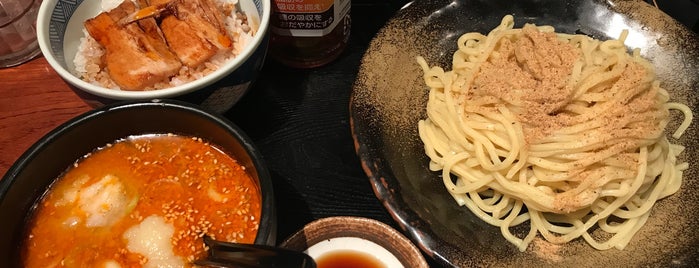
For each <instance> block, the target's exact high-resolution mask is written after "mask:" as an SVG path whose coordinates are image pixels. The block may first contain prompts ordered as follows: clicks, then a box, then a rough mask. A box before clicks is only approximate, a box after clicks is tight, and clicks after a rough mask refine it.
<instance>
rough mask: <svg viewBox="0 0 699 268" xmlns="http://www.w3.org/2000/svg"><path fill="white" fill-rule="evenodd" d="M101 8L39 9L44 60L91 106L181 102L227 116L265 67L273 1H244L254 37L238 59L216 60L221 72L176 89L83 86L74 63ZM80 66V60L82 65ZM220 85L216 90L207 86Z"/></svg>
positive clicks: (49, 2)
mask: <svg viewBox="0 0 699 268" xmlns="http://www.w3.org/2000/svg"><path fill="white" fill-rule="evenodd" d="M106 3H108V2H105V4H106ZM102 4H103V3H102V2H101V1H68V0H46V1H44V2H43V3H42V6H41V7H40V10H39V15H38V19H37V35H38V40H39V46H40V48H41V50H42V53H43V54H44V57H45V58H46V60H47V61H48V63H49V64H50V65H51V66H52V67H53V68H54V70H56V72H57V73H58V74H59V75H60V76H61V78H63V79H64V80H65V81H66V82H67V83H68V84H69V85H70V86H71V88H73V89H74V90H75V91H76V93H77V94H78V95H80V96H81V97H82V98H83V99H84V100H85V101H86V102H87V103H88V104H90V105H92V106H95V107H99V106H102V105H104V104H108V103H112V102H114V101H117V100H146V99H160V98H178V99H182V100H185V101H188V102H193V103H196V104H200V105H202V106H204V107H205V108H207V109H210V110H213V111H217V112H223V111H226V110H228V109H229V108H230V107H232V105H233V104H235V102H237V100H238V99H239V98H240V97H242V95H243V94H244V93H245V92H246V91H247V89H248V88H249V87H250V84H251V83H252V82H254V79H255V78H256V76H257V73H258V72H259V70H260V69H261V68H262V64H263V62H264V58H265V55H266V49H267V42H268V37H267V30H268V23H269V19H270V15H271V3H270V1H269V0H240V1H238V6H239V7H240V10H241V12H243V13H244V14H246V15H247V21H248V24H249V26H250V27H251V28H252V29H253V30H254V31H255V34H254V36H252V37H251V38H245V39H244V41H246V42H247V44H245V46H243V47H242V48H240V49H239V50H238V51H236V52H238V54H237V55H236V56H235V57H234V58H232V59H228V60H223V59H220V60H217V62H216V63H215V64H216V65H219V66H218V69H216V70H211V71H210V72H209V73H207V74H201V75H200V76H195V77H193V79H189V80H191V81H186V83H185V82H184V81H181V80H176V81H175V84H174V85H173V86H172V87H168V88H164V89H158V90H148V91H124V90H114V89H110V88H107V87H104V86H100V85H97V84H95V83H90V82H87V81H84V80H82V79H80V78H79V77H78V76H77V75H76V74H77V73H78V71H81V70H79V69H78V68H79V67H81V66H77V67H76V64H75V62H74V59H75V57H76V55H78V54H79V53H78V52H79V51H80V50H81V42H82V41H81V39H82V38H84V37H85V30H84V26H83V23H84V22H85V20H87V19H89V18H93V17H95V16H96V15H97V14H99V13H100V12H102V10H103V9H104V7H103V6H102ZM82 49H83V50H84V47H83V48H82ZM81 63H82V62H81V60H80V59H79V60H78V65H80V64H81ZM223 78H226V79H223ZM217 82H218V84H217V85H216V88H211V87H208V86H210V85H212V84H214V83H217ZM207 87H208V88H207ZM200 89H204V90H206V92H202V91H200Z"/></svg>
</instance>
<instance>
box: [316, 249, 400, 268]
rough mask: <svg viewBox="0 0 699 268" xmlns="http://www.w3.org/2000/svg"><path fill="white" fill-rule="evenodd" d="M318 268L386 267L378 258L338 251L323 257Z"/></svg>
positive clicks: (354, 252) (355, 252)
mask: <svg viewBox="0 0 699 268" xmlns="http://www.w3.org/2000/svg"><path fill="white" fill-rule="evenodd" d="M316 264H317V266H318V268H383V267H386V266H385V265H384V264H383V263H382V262H381V261H380V260H378V259H377V258H376V257H374V256H372V255H370V254H367V253H364V252H359V251H354V250H337V251H331V252H328V253H325V254H323V255H321V256H320V257H319V258H318V259H317V260H316Z"/></svg>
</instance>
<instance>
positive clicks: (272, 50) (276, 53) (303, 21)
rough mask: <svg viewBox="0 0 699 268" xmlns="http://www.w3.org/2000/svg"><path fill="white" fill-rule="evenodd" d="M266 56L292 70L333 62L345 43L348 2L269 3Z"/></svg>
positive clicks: (283, 0)
mask: <svg viewBox="0 0 699 268" xmlns="http://www.w3.org/2000/svg"><path fill="white" fill-rule="evenodd" d="M272 3H273V5H272V9H273V13H272V18H271V32H270V47H269V55H270V56H271V57H272V58H273V59H275V60H277V61H279V62H281V63H283V64H285V65H288V66H291V67H294V68H313V67H318V66H321V65H324V64H326V63H329V62H331V61H333V60H334V59H336V58H337V57H338V56H339V55H340V53H342V51H343V50H344V48H345V46H346V45H347V41H348V40H349V35H350V27H351V19H350V6H351V0H272Z"/></svg>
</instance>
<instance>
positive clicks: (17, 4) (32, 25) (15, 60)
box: [0, 0, 42, 68]
mask: <svg viewBox="0 0 699 268" xmlns="http://www.w3.org/2000/svg"><path fill="white" fill-rule="evenodd" d="M41 1H42V0H0V68H5V67H11V66H15V65H19V64H22V63H24V62H26V61H28V60H30V59H32V58H34V57H35V56H36V55H38V54H39V53H40V52H41V51H40V50H39V43H37V41H36V14H37V12H38V11H39V6H40V5H41Z"/></svg>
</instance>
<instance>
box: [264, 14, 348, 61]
mask: <svg viewBox="0 0 699 268" xmlns="http://www.w3.org/2000/svg"><path fill="white" fill-rule="evenodd" d="M350 27H351V20H350V15H349V13H347V16H346V17H345V18H343V20H342V22H340V23H339V24H338V25H337V26H336V27H335V29H333V30H332V31H331V32H330V33H329V34H327V35H325V36H320V37H299V36H283V35H278V34H275V33H273V32H272V33H270V48H269V53H270V56H271V57H272V58H274V59H275V60H277V61H279V62H281V63H283V64H285V65H288V66H291V67H295V68H314V67H318V66H321V65H325V64H327V63H329V62H331V61H333V60H335V59H336V58H337V57H338V56H340V53H342V51H343V50H344V49H345V46H346V45H347V40H348V39H349V31H350Z"/></svg>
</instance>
